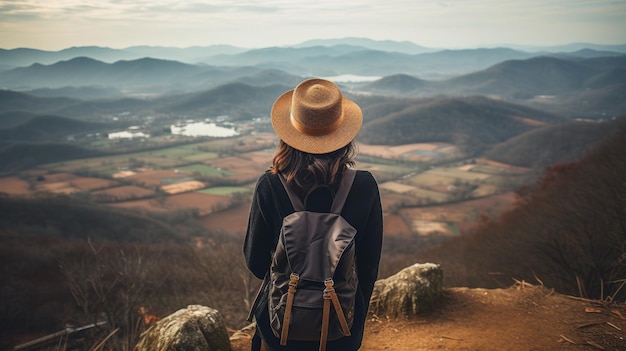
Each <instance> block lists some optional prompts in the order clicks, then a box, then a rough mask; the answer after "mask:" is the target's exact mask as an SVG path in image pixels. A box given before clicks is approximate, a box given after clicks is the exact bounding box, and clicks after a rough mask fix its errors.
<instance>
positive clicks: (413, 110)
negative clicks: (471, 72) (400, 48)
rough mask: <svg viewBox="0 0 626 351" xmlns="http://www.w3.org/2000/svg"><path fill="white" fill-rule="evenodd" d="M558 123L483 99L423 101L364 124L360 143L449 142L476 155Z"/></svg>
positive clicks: (546, 116)
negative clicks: (515, 137) (534, 130)
mask: <svg viewBox="0 0 626 351" xmlns="http://www.w3.org/2000/svg"><path fill="white" fill-rule="evenodd" d="M405 104H406V102H403V103H402V104H401V106H406V105H405ZM559 120H561V118H560V117H558V116H556V115H552V114H549V113H545V112H541V111H539V110H534V109H531V108H528V107H524V106H520V105H515V104H510V103H505V102H502V101H497V100H492V99H488V98H484V97H468V98H442V99H424V100H415V101H414V103H413V104H411V105H409V106H408V107H404V108H403V109H402V110H398V111H396V112H393V113H390V114H387V115H385V116H384V117H381V118H377V119H375V120H372V121H369V122H367V123H365V124H364V126H363V127H362V129H361V132H360V134H359V140H361V141H363V142H365V143H368V144H381V145H401V144H411V143H419V142H449V143H452V144H455V145H459V146H461V147H463V148H465V149H466V150H468V151H469V152H470V153H476V152H481V151H482V150H485V149H486V148H487V147H490V146H492V145H495V144H498V143H501V142H504V141H506V140H508V139H509V138H511V137H513V136H516V135H519V134H522V133H525V132H527V131H529V130H532V129H534V128H536V127H537V126H539V125H542V124H545V123H553V122H556V121H559Z"/></svg>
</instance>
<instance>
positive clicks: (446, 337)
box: [441, 335, 463, 341]
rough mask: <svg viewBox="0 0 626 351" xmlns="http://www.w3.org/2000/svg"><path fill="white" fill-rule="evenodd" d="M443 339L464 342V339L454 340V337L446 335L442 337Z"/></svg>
mask: <svg viewBox="0 0 626 351" xmlns="http://www.w3.org/2000/svg"><path fill="white" fill-rule="evenodd" d="M441 338H442V339H449V340H459V341H462V340H463V339H459V338H453V337H451V336H445V335H442V336H441Z"/></svg>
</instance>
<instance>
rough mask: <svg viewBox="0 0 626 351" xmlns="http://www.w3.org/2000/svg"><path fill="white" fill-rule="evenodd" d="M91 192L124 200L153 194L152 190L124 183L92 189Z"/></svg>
mask: <svg viewBox="0 0 626 351" xmlns="http://www.w3.org/2000/svg"><path fill="white" fill-rule="evenodd" d="M92 194H93V195H95V196H98V195H100V194H102V195H107V196H110V197H112V198H114V199H116V200H121V201H124V200H129V199H136V198H141V197H148V196H151V195H154V191H152V190H148V189H144V188H140V187H138V186H135V185H125V186H118V187H115V188H109V189H105V190H100V191H94V192H92Z"/></svg>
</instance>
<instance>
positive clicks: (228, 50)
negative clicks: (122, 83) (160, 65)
mask: <svg viewBox="0 0 626 351" xmlns="http://www.w3.org/2000/svg"><path fill="white" fill-rule="evenodd" d="M247 50H248V49H244V48H240V47H236V46H232V45H211V46H191V47H186V48H173V47H165V46H131V47H128V48H126V49H124V51H125V52H128V53H131V54H133V57H134V58H144V57H151V58H156V59H161V60H172V61H180V62H183V63H191V64H197V63H201V62H206V58H207V57H210V56H214V55H223V54H238V53H242V52H245V51H247ZM115 61H118V60H115Z"/></svg>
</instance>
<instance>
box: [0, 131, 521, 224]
mask: <svg viewBox="0 0 626 351" xmlns="http://www.w3.org/2000/svg"><path fill="white" fill-rule="evenodd" d="M276 142H277V140H276V137H275V136H274V135H273V134H267V133H265V134H255V135H246V136H240V137H234V138H223V139H213V140H204V141H200V142H198V143H191V144H185V145H177V146H171V147H166V148H164V149H160V150H150V151H142V152H133V153H128V154H123V155H115V156H106V157H95V158H90V159H79V160H73V161H66V162H58V163H51V164H46V165H42V166H39V167H37V168H36V169H32V170H27V171H24V172H22V173H21V174H18V175H15V176H10V177H4V178H0V193H6V194H10V195H32V194H36V193H45V192H48V193H55V194H74V193H90V194H91V196H92V199H94V200H95V201H99V202H103V203H107V204H108V205H109V206H114V207H118V208H135V209H139V210H141V211H153V212H157V213H168V212H173V211H178V210H193V211H196V214H197V215H198V216H199V221H200V222H201V223H202V224H203V225H204V226H205V227H206V228H207V229H208V230H219V231H222V232H228V233H236V234H237V235H242V234H243V232H244V231H245V227H246V224H247V216H248V211H249V201H250V199H251V196H252V191H253V189H254V184H255V182H256V180H257V179H258V177H259V175H260V174H261V173H262V172H264V171H265V170H267V169H269V167H270V165H271V160H272V157H273V155H274V148H275V145H276ZM358 149H359V152H360V153H359V155H358V156H357V160H356V161H357V168H358V169H362V170H368V171H370V172H371V173H372V174H373V175H374V177H375V178H376V179H377V180H378V182H379V186H380V192H381V200H382V205H383V210H384V212H385V231H386V233H387V234H390V235H400V236H410V235H425V236H428V235H444V236H452V235H459V234H463V233H465V232H467V230H469V229H471V228H472V227H474V226H475V225H476V224H477V223H478V220H479V218H480V215H481V214H484V215H485V216H487V217H490V218H495V217H496V216H497V215H498V214H499V213H501V212H502V211H503V210H504V209H506V208H509V207H510V206H511V204H512V203H513V196H512V195H511V194H510V193H504V192H505V191H509V190H507V186H509V185H508V184H509V183H510V182H511V181H512V180H511V179H515V177H518V176H520V175H525V174H528V173H529V172H530V171H529V170H527V169H524V168H516V167H511V166H508V165H505V164H501V163H497V162H493V161H490V160H487V159H468V160H461V159H459V158H460V157H461V156H462V155H461V152H460V150H459V149H458V148H456V147H455V146H453V145H450V144H446V143H423V144H410V145H398V146H383V145H365V144H358ZM85 174H89V176H85ZM459 186H460V187H461V188H463V187H465V188H463V189H465V190H466V193H465V195H464V198H462V199H463V200H465V201H461V202H455V203H453V204H450V202H451V201H452V200H455V199H456V200H457V201H460V200H462V199H461V198H459V197H458V189H459ZM455 196H457V197H455ZM437 204H440V205H437Z"/></svg>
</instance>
